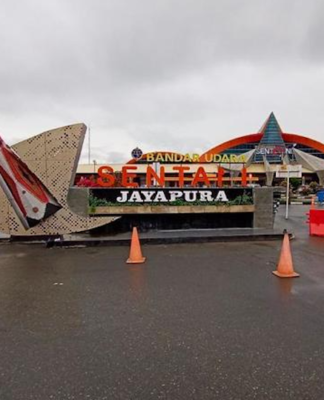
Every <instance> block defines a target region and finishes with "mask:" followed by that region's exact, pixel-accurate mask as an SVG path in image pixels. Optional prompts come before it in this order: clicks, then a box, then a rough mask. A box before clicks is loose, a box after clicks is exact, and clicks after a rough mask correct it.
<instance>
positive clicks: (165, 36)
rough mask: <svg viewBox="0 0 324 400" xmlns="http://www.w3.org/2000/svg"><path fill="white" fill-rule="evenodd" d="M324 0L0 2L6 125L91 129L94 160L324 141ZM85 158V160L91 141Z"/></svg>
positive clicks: (16, 133) (1, 123)
mask: <svg viewBox="0 0 324 400" xmlns="http://www.w3.org/2000/svg"><path fill="white" fill-rule="evenodd" d="M323 18H324V3H323V1H321V0H318V1H317V0H310V1H308V2H306V1H304V0H302V1H301V0H285V1H282V0H246V1H245V0H236V1H235V0H91V1H90V0H46V1H44V0H24V1H23V0H21V1H18V0H2V1H1V5H0V35H1V36H0V37H1V40H0V50H1V58H0V132H1V135H2V136H3V138H4V139H5V140H6V141H7V142H8V143H9V144H13V143H15V142H17V141H19V140H22V139H26V138H28V137H30V136H32V135H34V134H37V133H41V132H43V131H45V130H48V129H51V128H54V127H59V126H63V125H68V124H73V123H76V122H84V123H85V124H86V125H88V126H89V125H90V126H91V138H92V154H91V160H93V159H96V160H97V162H124V161H127V160H128V159H129V158H130V152H131V150H132V149H133V148H134V147H136V146H138V147H140V148H141V149H142V150H143V151H145V152H147V151H152V150H174V151H179V152H182V153H186V152H190V153H192V152H195V153H196V152H198V153H201V152H203V151H206V150H207V149H209V148H211V147H213V146H215V145H216V144H219V143H221V142H222V141H225V140H228V139H230V138H233V137H235V136H239V135H244V134H248V133H251V132H256V131H257V130H258V129H259V128H260V126H261V125H262V123H263V122H264V120H265V119H266V117H267V116H268V114H269V113H270V112H271V111H274V113H275V115H276V116H277V119H278V120H279V123H280V124H281V127H282V128H283V130H284V131H285V132H295V133H299V134H304V135H306V136H310V137H313V138H315V139H317V140H320V141H324V62H323V61H324V46H323V42H324V24H323ZM82 160H83V161H86V160H87V152H86V148H85V149H84V151H83V156H82Z"/></svg>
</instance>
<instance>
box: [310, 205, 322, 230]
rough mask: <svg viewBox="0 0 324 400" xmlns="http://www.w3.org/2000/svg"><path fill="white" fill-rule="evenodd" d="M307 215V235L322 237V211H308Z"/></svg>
mask: <svg viewBox="0 0 324 400" xmlns="http://www.w3.org/2000/svg"><path fill="white" fill-rule="evenodd" d="M307 215H308V221H307V222H308V224H309V234H310V235H311V236H324V210H315V209H312V208H311V209H310V210H309V213H307Z"/></svg>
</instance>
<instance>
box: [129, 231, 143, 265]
mask: <svg viewBox="0 0 324 400" xmlns="http://www.w3.org/2000/svg"><path fill="white" fill-rule="evenodd" d="M145 260H146V258H145V257H143V255H142V250H141V245H140V241H139V238H138V233H137V228H136V227H135V226H134V228H133V233H132V242H131V248H130V252H129V258H128V260H127V261H126V263H127V264H142V263H143V262H145Z"/></svg>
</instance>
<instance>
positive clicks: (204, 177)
mask: <svg viewBox="0 0 324 400" xmlns="http://www.w3.org/2000/svg"><path fill="white" fill-rule="evenodd" d="M216 168H217V171H215V173H213V174H210V173H209V174H208V173H207V172H206V170H205V168H204V167H203V166H199V167H198V168H197V171H195V172H194V173H193V174H192V177H191V178H188V177H186V174H188V173H189V171H190V167H188V166H186V165H174V166H172V171H171V173H168V174H167V173H166V171H165V167H164V166H160V167H159V171H156V170H155V169H154V168H152V167H151V166H150V165H148V166H147V167H146V172H145V176H146V186H148V187H149V186H153V185H154V186H161V187H164V186H165V183H166V181H167V180H168V177H170V176H173V178H172V179H173V181H175V182H176V183H177V184H178V186H179V187H183V186H184V185H185V184H188V185H189V186H191V187H195V186H199V185H204V186H212V185H213V184H214V185H215V184H216V185H217V186H218V187H222V186H223V181H224V174H225V169H224V168H223V167H221V166H218V167H216ZM137 172H138V166H137V165H125V166H123V167H122V170H121V182H120V185H121V186H123V187H138V183H137V182H134V180H135V179H136V178H137V177H138V176H137V174H136V173H137ZM238 172H239V173H240V174H241V176H240V177H239V178H236V180H239V181H240V182H241V186H243V187H246V186H247V172H246V168H245V167H243V168H242V169H241V171H238ZM98 176H99V178H98V180H97V183H98V185H99V186H102V187H113V186H115V185H116V175H115V171H114V168H113V167H111V166H109V165H105V166H102V167H100V168H99V169H98Z"/></svg>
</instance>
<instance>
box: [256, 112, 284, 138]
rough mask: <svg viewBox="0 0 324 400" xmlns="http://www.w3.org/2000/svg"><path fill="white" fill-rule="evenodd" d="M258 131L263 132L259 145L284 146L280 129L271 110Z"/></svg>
mask: <svg viewBox="0 0 324 400" xmlns="http://www.w3.org/2000/svg"><path fill="white" fill-rule="evenodd" d="M259 132H260V133H262V134H263V136H262V139H261V140H260V145H263V146H265V145H269V146H285V142H284V140H283V138H282V130H281V128H280V125H279V124H278V121H277V118H276V117H275V115H274V113H273V112H272V113H271V114H270V115H269V117H268V118H267V120H266V121H265V123H264V124H263V126H262V128H261V129H260V131H259Z"/></svg>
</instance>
